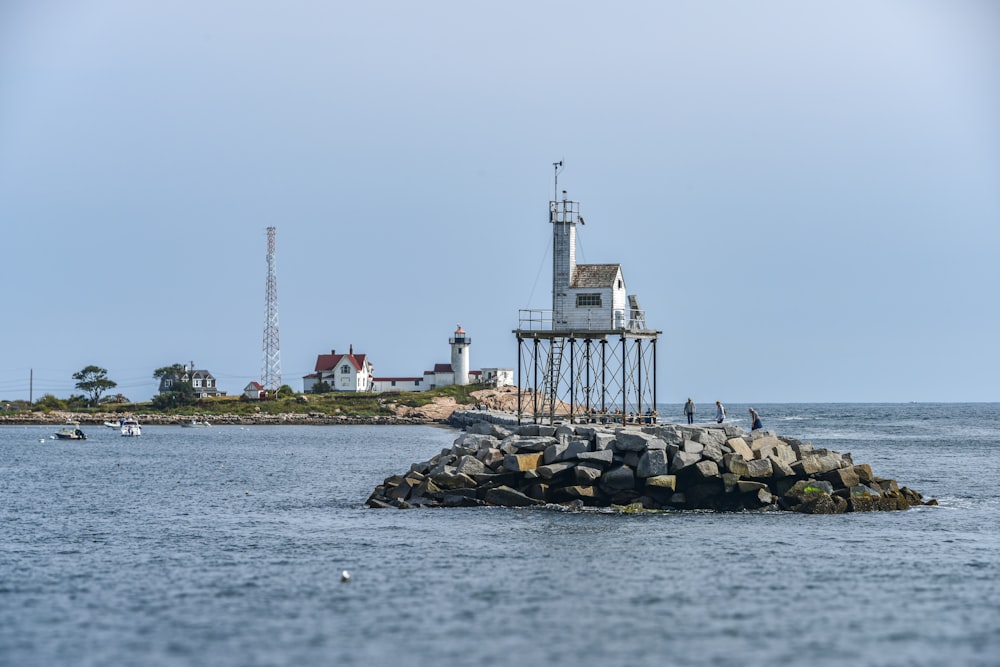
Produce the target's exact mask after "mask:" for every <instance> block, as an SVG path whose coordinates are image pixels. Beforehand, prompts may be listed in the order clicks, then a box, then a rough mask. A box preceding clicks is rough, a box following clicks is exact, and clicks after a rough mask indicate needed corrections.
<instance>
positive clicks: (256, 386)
mask: <svg viewBox="0 0 1000 667" xmlns="http://www.w3.org/2000/svg"><path fill="white" fill-rule="evenodd" d="M243 396H244V397H245V398H248V399H250V400H251V401H263V400H264V399H265V398H267V390H266V389H264V385H262V384H261V383H260V382H256V381H253V380H251V381H250V383H249V384H247V386H245V387H243Z"/></svg>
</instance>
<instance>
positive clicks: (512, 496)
mask: <svg viewBox="0 0 1000 667" xmlns="http://www.w3.org/2000/svg"><path fill="white" fill-rule="evenodd" d="M484 500H485V501H486V502H487V503H488V504H490V505H501V506H503V507H530V506H532V505H542V504H544V503H543V501H541V500H536V499H535V498H531V497H529V496H527V495H525V494H523V493H521V492H520V491H518V490H516V489H512V488H510V487H509V486H500V487H497V488H495V489H490V490H489V491H487V492H486V497H485V498H484Z"/></svg>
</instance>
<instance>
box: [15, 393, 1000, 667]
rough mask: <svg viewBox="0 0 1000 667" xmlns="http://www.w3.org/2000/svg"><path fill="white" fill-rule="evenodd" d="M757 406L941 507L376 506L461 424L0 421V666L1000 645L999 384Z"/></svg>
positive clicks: (933, 654) (857, 656) (676, 660)
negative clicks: (896, 401)
mask: <svg viewBox="0 0 1000 667" xmlns="http://www.w3.org/2000/svg"><path fill="white" fill-rule="evenodd" d="M727 407H729V410H730V414H731V415H733V417H734V418H736V419H739V418H740V416H741V415H742V414H743V413H745V412H746V408H745V406H727ZM755 407H757V408H758V409H759V410H760V412H761V414H762V417H763V419H764V422H765V426H766V427H768V428H772V429H774V430H776V431H778V432H779V433H781V434H785V435H790V436H794V437H798V438H800V439H803V440H809V441H812V442H814V443H815V444H817V445H822V446H827V447H830V448H832V449H836V450H839V451H850V452H852V453H853V454H854V460H855V461H856V462H865V463H871V464H872V466H873V468H874V469H875V472H876V474H880V475H883V476H886V477H893V478H895V479H897V480H898V481H899V483H900V484H901V485H906V486H910V487H912V488H915V489H916V490H918V491H920V492H921V493H923V494H924V495H926V496H932V497H936V498H938V499H939V500H940V501H941V506H940V507H921V508H916V509H912V510H909V511H906V512H893V513H876V514H863V515H861V514H859V515H840V516H800V515H795V514H784V513H774V514H752V513H747V514H709V513H678V514H666V515H651V516H620V515H613V514H601V513H587V512H585V513H570V512H558V511H549V510H513V509H486V508H481V509H448V510H414V511H407V512H401V511H394V510H393V511H390V510H379V511H376V510H369V509H365V508H364V507H363V502H364V500H365V498H367V496H368V494H369V493H370V492H371V490H372V488H373V487H374V486H375V485H376V484H378V483H379V482H381V481H382V479H384V478H385V477H386V476H388V475H390V474H394V473H399V472H404V471H405V470H407V469H408V467H409V464H410V463H412V462H414V461H418V460H426V459H427V458H429V457H430V456H432V455H433V454H435V453H437V452H438V451H439V450H440V449H441V448H443V447H447V446H450V444H451V442H452V441H453V440H454V438H455V436H456V433H455V432H454V431H451V430H447V429H440V428H432V427H357V426H354V427H333V426H330V427H253V428H239V427H215V428H211V429H182V428H179V427H167V426H164V427H146V428H144V430H143V436H142V437H141V438H139V439H130V438H122V437H120V436H119V435H118V433H117V431H113V430H111V429H102V428H100V427H89V428H86V429H85V430H86V431H87V433H88V435H89V436H90V439H89V440H87V441H86V442H56V441H52V440H49V439H48V436H49V435H50V433H51V432H52V431H53V430H54V429H51V428H44V427H34V426H32V427H4V428H0V499H2V502H0V517H2V533H0V664H9V665H126V664H143V665H233V666H236V665H240V666H244V665H368V664H377V663H383V664H384V663H390V664H394V663H396V662H397V661H399V660H405V662H406V664H410V665H432V664H433V665H442V664H445V665H459V664H481V665H509V664H523V663H526V662H530V663H533V664H552V665H575V664H586V665H590V664H602V665H604V664H607V665H624V664H629V665H654V664H655V665H662V664H674V665H701V664H706V665H720V666H721V665H734V666H735V665H775V664H803V663H806V664H810V665H843V664H864V665H941V664H946V663H947V664H963V665H997V664H1000V658H998V657H997V656H1000V603H998V602H997V601H998V600H1000V576H998V575H1000V549H998V547H1000V529H998V524H1000V522H998V520H997V513H998V510H1000V406H998V405H996V404H988V405H840V404H824V405H772V406H755ZM675 408H676V411H677V412H678V413H679V411H680V406H663V408H662V409H661V410H660V413H661V414H662V415H667V414H671V413H672V411H673V410H674V409H675ZM705 408H706V409H707V408H708V406H705ZM39 440H44V442H40V441H39ZM345 569H346V570H349V571H350V572H351V573H352V575H353V576H352V581H351V582H350V583H347V584H343V583H341V582H340V573H341V571H342V570H345Z"/></svg>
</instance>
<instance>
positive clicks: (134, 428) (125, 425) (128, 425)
mask: <svg viewBox="0 0 1000 667" xmlns="http://www.w3.org/2000/svg"><path fill="white" fill-rule="evenodd" d="M121 430H122V435H123V436H127V437H133V438H134V437H138V436H140V435H142V427H141V426H139V422H138V421H136V420H135V419H132V418H131V417H129V418H128V419H122V420H121Z"/></svg>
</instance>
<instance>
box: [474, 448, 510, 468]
mask: <svg viewBox="0 0 1000 667" xmlns="http://www.w3.org/2000/svg"><path fill="white" fill-rule="evenodd" d="M503 457H504V452H502V451H500V450H499V449H495V448H492V447H491V448H489V449H481V450H479V452H477V453H476V458H477V459H479V460H480V461H482V462H483V464H484V465H485V466H486V467H487V468H490V469H491V470H496V468H497V466H499V465H501V464H502V463H503Z"/></svg>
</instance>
